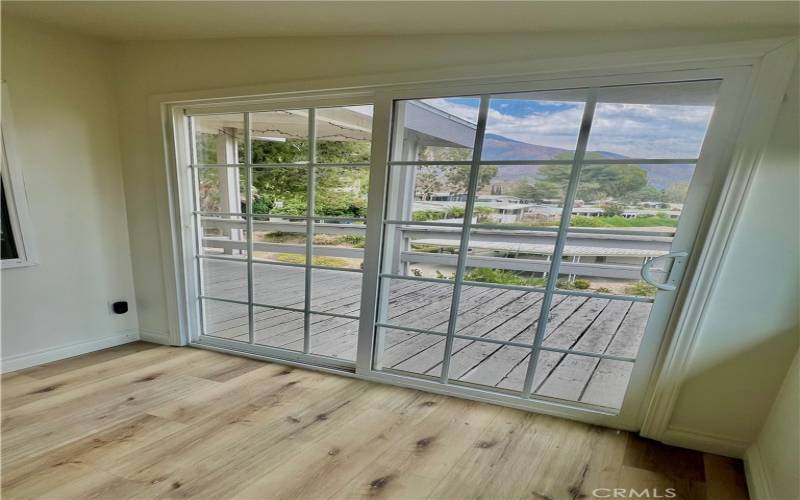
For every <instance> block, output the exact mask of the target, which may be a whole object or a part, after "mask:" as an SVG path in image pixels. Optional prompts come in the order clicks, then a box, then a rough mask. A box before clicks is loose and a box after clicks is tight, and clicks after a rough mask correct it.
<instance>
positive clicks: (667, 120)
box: [425, 97, 713, 158]
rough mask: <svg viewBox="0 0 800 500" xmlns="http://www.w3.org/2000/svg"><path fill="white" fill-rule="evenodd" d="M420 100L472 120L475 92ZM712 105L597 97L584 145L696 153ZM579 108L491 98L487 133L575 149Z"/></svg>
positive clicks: (643, 153)
mask: <svg viewBox="0 0 800 500" xmlns="http://www.w3.org/2000/svg"><path fill="white" fill-rule="evenodd" d="M425 102H426V103H428V104H431V105H433V106H436V107H438V108H440V109H442V110H445V111H447V112H449V113H451V114H454V115H456V116H459V117H461V118H463V119H466V120H469V121H472V122H475V121H477V113H478V99H477V98H462V97H455V98H446V99H429V100H426V101H425ZM712 111H713V107H712V106H686V105H680V106H678V105H662V104H659V105H655V104H623V103H604V102H601V103H599V104H598V105H597V108H596V111H595V119H594V122H593V124H592V133H591V135H590V137H589V150H590V151H610V152H613V153H618V154H622V155H625V156H628V157H636V158H695V157H697V156H698V155H699V148H700V145H701V144H702V140H703V137H704V135H705V131H706V128H707V126H708V121H709V119H710V117H711V112H712ZM582 114H583V104H582V103H580V102H565V101H544V100H533V99H512V98H508V99H499V98H493V99H492V100H491V101H490V105H489V117H488V122H487V133H490V134H497V135H502V136H504V137H508V138H510V139H515V140H518V141H522V142H527V143H530V144H538V145H541V146H551V147H558V148H563V149H574V148H575V144H576V142H577V138H578V129H579V127H580V122H581V116H582Z"/></svg>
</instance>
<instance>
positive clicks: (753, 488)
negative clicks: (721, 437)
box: [744, 444, 774, 500]
mask: <svg viewBox="0 0 800 500" xmlns="http://www.w3.org/2000/svg"><path fill="white" fill-rule="evenodd" d="M744 473H745V476H746V477H747V491H748V492H749V493H750V498H752V499H753V500H772V499H773V498H774V497H773V496H772V487H771V486H770V484H769V475H768V474H767V470H766V468H765V466H764V460H763V458H762V457H761V450H760V449H759V448H758V445H757V444H753V445H752V446H751V447H750V448H748V449H747V452H746V453H745V455H744Z"/></svg>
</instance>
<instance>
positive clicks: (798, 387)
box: [745, 353, 800, 500]
mask: <svg viewBox="0 0 800 500" xmlns="http://www.w3.org/2000/svg"><path fill="white" fill-rule="evenodd" d="M745 462H746V468H747V476H748V483H749V485H750V496H751V497H752V498H754V499H755V500H771V499H775V500H793V499H797V498H800V353H797V354H795V356H794V362H792V366H791V368H790V369H789V373H788V374H787V375H786V379H785V380H784V381H783V385H782V386H781V389H780V392H779V393H778V396H777V398H776V399H775V403H774V404H773V405H772V409H771V410H770V412H769V416H768V417H767V420H766V422H765V423H764V426H763V427H762V429H761V432H759V434H758V438H757V439H756V441H755V443H753V445H752V446H751V447H750V449H748V450H747V456H746V458H745Z"/></svg>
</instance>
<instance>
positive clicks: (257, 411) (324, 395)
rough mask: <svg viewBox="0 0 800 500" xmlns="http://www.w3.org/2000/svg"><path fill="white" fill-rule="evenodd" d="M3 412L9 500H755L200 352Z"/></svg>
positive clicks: (476, 408) (15, 393) (714, 473)
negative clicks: (646, 495) (611, 497)
mask: <svg viewBox="0 0 800 500" xmlns="http://www.w3.org/2000/svg"><path fill="white" fill-rule="evenodd" d="M2 412H3V415H2V497H3V498H5V499H12V498H37V497H41V498H53V499H69V498H81V499H86V498H103V499H106V498H107V499H115V500H117V499H126V498H141V499H145V498H161V497H170V498H172V497H175V498H177V497H183V498H208V499H227V498H246V499H261V498H287V499H288V498H297V499H315V498H361V497H375V498H403V499H406V498H407V499H416V498H448V499H462V498H485V499H512V498H540V499H541V498H551V499H562V498H565V499H576V498H595V497H602V496H603V495H608V494H609V492H608V491H607V490H596V489H597V488H606V489H607V488H635V489H636V490H637V491H641V490H643V489H645V488H650V489H653V488H655V489H656V490H651V491H658V492H660V493H661V494H665V492H666V489H667V488H675V490H676V493H677V498H691V499H703V498H707V499H717V498H719V499H726V500H735V499H738V498H747V494H746V488H745V485H744V478H743V472H742V465H741V462H740V461H738V460H733V459H728V458H723V457H719V456H715V455H709V454H702V453H698V452H694V451H689V450H683V449H679V448H673V447H669V446H665V445H661V444H658V443H655V442H652V441H648V440H644V439H642V438H639V437H637V436H635V435H632V434H629V433H626V432H620V431H615V430H611V429H606V428H600V427H595V426H591V425H586V424H581V423H576V422H571V421H567V420H562V419H558V418H552V417H547V416H542V415H536V414H532V413H527V412H523V411H518V410H512V409H508V408H503V407H500V406H494V405H489V404H483V403H476V402H470V401H466V400H461V399H456V398H450V397H444V396H437V395H432V394H427V393H423V392H419V391H414V390H409V389H403V388H398V387H392V386H387V385H379V384H374V383H369V382H364V381H359V380H355V379H352V378H347V377H341V376H335V375H327V374H322V373H318V372H314V371H308V370H302V369H297V368H290V367H286V366H282V365H277V364H270V363H263V362H260V361H255V360H251V359H245V358H240V357H234V356H229V355H225V354H219V353H214V352H210V351H204V350H200V349H193V348H177V347H165V346H155V345H153V344H146V343H133V344H128V345H125V346H120V347H117V348H113V349H107V350H104V351H99V352H96V353H92V354H88V355H85V356H80V357H76V358H71V359H67V360H63V361H59V362H55V363H51V364H48V365H43V366H39V367H35V368H30V369H27V370H22V371H19V372H15V373H11V374H7V375H4V376H3V378H2ZM593 492H595V493H597V495H593ZM651 495H652V493H651Z"/></svg>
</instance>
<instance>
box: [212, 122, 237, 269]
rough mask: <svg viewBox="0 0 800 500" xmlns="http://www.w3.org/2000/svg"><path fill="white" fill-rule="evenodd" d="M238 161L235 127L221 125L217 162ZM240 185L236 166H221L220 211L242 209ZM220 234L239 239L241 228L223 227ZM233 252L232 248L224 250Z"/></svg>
mask: <svg viewBox="0 0 800 500" xmlns="http://www.w3.org/2000/svg"><path fill="white" fill-rule="evenodd" d="M238 162H239V151H238V148H237V145H236V129H235V128H233V127H223V128H222V130H221V133H220V134H219V135H218V136H217V163H219V164H220V165H234V164H236V163H238ZM240 192H241V186H240V185H239V169H238V168H237V167H230V168H222V169H220V173H219V199H220V207H219V208H220V212H227V213H232V214H235V213H239V212H241V211H242V199H241V195H240V194H239V193H240ZM222 234H223V235H224V236H226V237H228V238H230V239H231V240H234V241H241V239H242V230H241V229H225V230H223V232H222ZM225 253H227V254H230V253H233V250H227V249H226V250H225Z"/></svg>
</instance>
